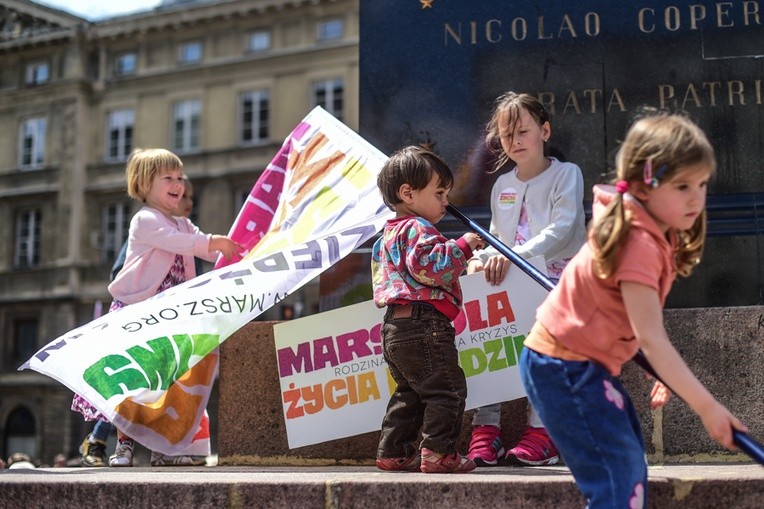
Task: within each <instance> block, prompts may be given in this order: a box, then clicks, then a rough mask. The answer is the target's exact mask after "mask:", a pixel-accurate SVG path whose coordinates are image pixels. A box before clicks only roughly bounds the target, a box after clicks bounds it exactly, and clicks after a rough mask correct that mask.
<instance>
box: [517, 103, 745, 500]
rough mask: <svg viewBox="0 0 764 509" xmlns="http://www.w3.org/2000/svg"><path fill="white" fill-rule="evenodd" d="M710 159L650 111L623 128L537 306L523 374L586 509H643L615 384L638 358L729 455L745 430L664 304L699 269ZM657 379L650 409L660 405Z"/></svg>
mask: <svg viewBox="0 0 764 509" xmlns="http://www.w3.org/2000/svg"><path fill="white" fill-rule="evenodd" d="M714 170H715V159H714V152H713V149H712V147H711V144H710V143H709V142H708V139H707V138H706V136H705V135H704V134H703V132H702V131H701V130H700V129H699V128H698V127H697V126H696V125H695V124H693V123H692V122H691V121H689V120H688V119H686V118H684V117H682V116H678V115H669V114H655V115H652V116H647V117H645V118H642V119H641V120H639V121H637V122H636V123H635V124H634V125H633V126H632V127H631V129H630V130H629V132H628V133H627V135H626V139H625V140H624V142H623V145H622V146H621V148H620V150H619V153H618V157H617V168H616V172H617V179H618V180H617V182H616V184H615V186H595V188H594V206H593V213H594V217H593V221H592V224H593V226H592V227H591V229H590V231H589V238H588V242H587V243H586V244H585V245H584V246H583V247H582V248H581V250H580V251H579V252H578V253H577V254H576V255H575V256H574V257H573V259H572V260H571V262H570V263H569V264H568V266H567V267H566V269H565V271H563V273H562V277H561V278H560V282H559V283H558V285H557V286H556V287H555V288H554V289H553V290H552V292H551V293H550V294H549V296H548V297H547V299H546V300H545V301H544V303H543V304H542V305H541V306H540V307H539V309H538V311H537V314H536V324H535V325H534V327H533V329H532V330H531V333H530V334H529V335H528V338H527V339H526V340H525V346H526V348H525V349H523V353H522V354H521V358H520V370H521V377H522V380H523V385H524V386H525V389H526V392H527V393H528V399H529V400H530V401H531V402H532V403H533V406H534V407H535V408H536V410H537V411H538V413H539V415H540V416H541V419H542V420H543V421H544V423H545V424H546V426H547V431H548V433H549V435H550V436H551V437H552V439H553V440H554V442H555V444H556V445H557V447H558V449H559V451H560V452H561V453H562V456H563V457H564V458H565V463H566V464H567V465H568V466H569V467H570V470H571V472H572V473H573V476H574V477H575V479H576V483H577V485H578V487H579V489H580V490H581V491H582V493H583V494H584V496H585V497H586V498H587V499H588V501H589V505H588V507H590V508H598V507H628V508H630V509H635V508H641V507H646V506H647V464H646V459H645V458H646V457H645V447H644V443H643V440H642V431H641V429H640V425H639V417H638V415H637V413H636V411H635V409H634V407H633V405H632V403H631V400H630V399H629V395H628V394H627V393H626V391H625V390H624V388H623V386H622V385H621V383H620V381H619V380H618V378H617V376H618V375H619V373H620V371H621V366H622V365H623V364H624V363H625V362H626V361H628V360H629V359H630V358H631V357H633V356H634V354H635V353H636V352H637V350H638V349H640V348H641V349H642V351H643V352H644V354H645V356H646V357H647V359H648V360H649V361H650V363H651V364H652V366H653V368H654V369H655V371H656V373H657V374H658V375H659V376H660V377H661V378H662V379H663V380H664V381H665V382H666V383H667V384H668V385H669V386H670V387H671V388H672V389H673V390H674V391H675V392H676V393H677V394H678V395H679V396H680V397H681V398H682V399H684V400H685V401H686V402H687V403H688V404H689V406H690V407H691V408H692V409H693V410H694V411H695V412H696V413H698V415H700V416H701V419H702V421H703V425H704V426H705V427H706V429H707V430H708V433H709V434H710V435H711V437H713V438H714V439H715V440H717V441H719V442H720V443H721V444H722V445H724V446H725V447H728V448H733V443H732V428H733V427H734V428H736V429H738V430H740V431H746V427H745V426H744V425H743V424H742V423H741V422H740V421H739V420H738V419H737V418H736V417H734V416H733V415H732V414H731V413H730V412H729V411H728V410H727V409H726V408H725V407H724V406H722V405H721V404H720V403H719V402H718V401H716V399H714V397H713V396H712V395H711V394H710V393H709V392H708V390H706V388H705V387H703V385H702V384H701V383H700V382H699V381H698V379H697V378H695V376H694V375H693V374H692V373H691V372H690V370H689V368H688V367H687V365H686V364H685V363H684V361H683V360H682V358H681V357H680V355H679V353H678V352H677V351H676V349H675V348H674V347H673V346H672V344H671V342H670V341H669V339H668V336H667V334H666V330H665V328H664V325H663V305H664V303H665V300H666V296H667V295H668V292H669V290H670V289H671V285H672V283H673V281H674V279H675V277H676V275H677V274H679V275H681V276H688V275H689V274H690V272H691V270H692V268H693V266H694V265H695V264H697V263H698V262H699V261H700V257H701V253H702V250H703V244H704V242H705V233H706V213H705V203H706V190H707V187H708V181H709V179H710V178H711V175H712V174H713V172H714ZM668 397H669V393H668V390H667V389H666V387H665V386H664V385H663V384H661V383H658V382H656V385H655V386H654V387H653V390H652V393H651V406H652V407H653V408H658V407H660V406H662V405H664V404H665V403H666V402H667V401H668Z"/></svg>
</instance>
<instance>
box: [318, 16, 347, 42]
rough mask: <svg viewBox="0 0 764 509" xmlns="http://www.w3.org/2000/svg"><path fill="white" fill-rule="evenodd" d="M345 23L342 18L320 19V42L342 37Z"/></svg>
mask: <svg viewBox="0 0 764 509" xmlns="http://www.w3.org/2000/svg"><path fill="white" fill-rule="evenodd" d="M342 28H343V23H342V20H341V19H328V20H325V21H319V23H318V30H317V34H316V40H317V41H318V42H324V41H336V40H337V39H342Z"/></svg>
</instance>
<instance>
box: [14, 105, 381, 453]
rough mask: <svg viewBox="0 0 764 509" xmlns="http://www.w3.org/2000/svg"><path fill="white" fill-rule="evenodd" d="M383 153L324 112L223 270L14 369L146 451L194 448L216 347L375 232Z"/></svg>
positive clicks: (245, 215) (310, 122) (256, 197)
mask: <svg viewBox="0 0 764 509" xmlns="http://www.w3.org/2000/svg"><path fill="white" fill-rule="evenodd" d="M385 160H386V156H384V154H382V153H381V152H379V151H378V150H376V149H375V148H374V147H372V146H371V145H370V144H368V143H367V142H366V141H365V140H363V138H361V137H360V136H358V135H357V134H356V133H354V132H353V131H352V130H350V129H349V128H347V127H346V126H345V125H343V124H342V123H340V122H339V121H337V120H336V119H335V118H334V117H332V116H331V115H329V114H328V113H326V112H325V111H324V110H322V109H321V108H316V109H314V110H313V111H312V112H311V113H310V114H309V115H308V116H307V117H305V119H303V121H302V122H301V123H300V124H299V125H298V126H297V128H295V130H294V131H292V133H290V135H289V136H288V137H287V138H286V140H285V141H284V144H283V145H282V148H281V150H280V151H279V152H278V154H277V155H276V157H275V158H274V159H273V161H272V162H271V164H270V165H269V166H268V167H267V168H266V170H265V171H264V173H263V175H262V176H261V178H260V179H259V180H258V182H257V183H256V184H255V186H254V188H253V190H252V192H251V193H250V196H249V198H248V199H247V203H246V204H245V206H244V207H243V209H242V211H241V212H240V214H239V216H238V218H237V220H236V222H235V223H234V225H233V227H232V230H231V232H232V235H233V236H234V237H235V238H236V239H237V241H239V242H240V243H242V244H244V245H245V246H247V248H248V249H249V252H248V253H247V254H246V255H244V257H243V258H242V259H241V260H238V261H236V262H235V263H232V264H231V265H227V266H226V265H224V264H223V263H218V265H217V266H216V268H215V270H213V271H211V272H209V273H206V274H203V275H201V276H199V277H197V278H195V279H192V280H190V281H187V282H185V283H183V284H181V285H178V286H176V287H173V288H170V289H169V290H167V291H165V292H162V293H161V294H158V295H156V296H154V297H152V298H151V299H148V300H146V301H143V302H140V303H137V304H133V305H130V306H126V307H124V308H122V309H121V310H119V311H117V312H114V313H108V314H106V315H104V316H101V317H99V318H97V319H95V320H93V321H92V322H90V323H88V324H86V325H83V326H81V327H79V328H77V329H75V330H72V331H70V332H68V333H66V334H64V335H63V336H61V337H59V338H57V339H55V340H53V341H52V342H50V343H49V344H48V345H46V346H45V347H44V348H42V349H41V350H40V351H39V352H37V353H36V354H35V355H34V356H33V357H32V358H31V359H29V360H28V361H27V362H26V363H25V364H24V365H23V366H21V367H20V368H19V369H33V370H35V371H38V372H40V373H42V374H45V375H47V376H50V377H52V378H54V379H56V380H58V381H59V382H61V383H63V384H64V385H66V386H67V387H69V388H70V389H72V390H73V391H74V392H76V393H78V394H81V395H82V396H83V397H84V398H85V399H86V400H87V401H89V402H90V403H91V404H92V405H93V406H95V407H96V408H97V409H98V410H100V411H101V412H102V413H103V414H104V415H106V416H107V417H108V418H109V419H110V420H111V421H112V422H113V423H114V424H115V425H116V426H117V428H118V429H120V430H121V431H123V432H124V433H126V434H127V435H129V436H131V437H133V438H134V439H136V440H137V441H138V442H140V443H142V444H143V445H145V446H146V447H148V448H150V449H151V450H154V451H158V452H162V453H164V454H178V452H179V451H182V452H183V453H185V454H189V453H191V452H190V451H191V450H192V449H193V447H192V445H193V442H194V437H195V436H196V437H197V439H198V438H200V437H201V435H203V434H204V432H203V431H202V432H201V433H200V429H201V430H203V429H204V426H202V427H201V428H200V423H201V422H202V420H203V419H204V415H205V412H204V409H205V408H206V406H207V401H208V399H209V394H210V390H211V388H212V384H213V382H214V379H215V375H216V372H217V362H218V359H217V348H218V347H219V345H220V343H222V342H223V341H224V340H226V339H227V338H228V337H230V336H231V335H232V334H233V333H234V332H236V331H237V330H238V329H239V328H241V327H242V326H243V325H245V324H246V323H247V322H249V321H251V320H252V319H254V318H256V317H257V316H258V315H260V314H261V313H263V312H264V311H265V310H266V309H268V308H270V307H271V306H273V305H274V304H277V303H278V302H280V301H281V300H283V299H284V298H286V297H287V296H288V295H289V294H290V293H292V292H294V291H295V290H296V289H298V288H300V287H301V286H302V285H304V284H305V283H307V282H308V281H310V280H312V279H314V278H315V277H317V276H318V275H319V274H320V273H321V272H323V271H324V270H326V269H327V268H328V267H330V266H331V265H332V264H334V263H336V262H337V261H338V260H339V259H341V258H342V257H344V256H346V255H347V254H349V253H350V252H352V251H353V250H354V249H356V248H357V247H359V246H360V245H361V244H363V243H364V242H366V240H368V239H369V238H370V237H371V236H373V235H374V234H375V233H376V232H378V231H379V230H380V229H381V228H382V225H383V224H384V222H385V220H386V219H387V218H389V217H390V215H391V211H390V210H389V209H388V208H387V207H386V206H385V205H384V203H383V202H382V197H381V196H380V194H379V191H378V190H377V187H376V178H377V174H378V173H379V170H380V169H381V167H382V165H383V164H384V162H385Z"/></svg>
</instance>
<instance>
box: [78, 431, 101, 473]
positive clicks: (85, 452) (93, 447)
mask: <svg viewBox="0 0 764 509" xmlns="http://www.w3.org/2000/svg"><path fill="white" fill-rule="evenodd" d="M80 454H81V455H82V464H83V465H85V466H88V467H105V466H106V463H104V461H103V458H104V456H105V455H106V443H104V442H101V441H100V440H96V441H95V442H91V441H90V435H88V436H86V437H85V440H83V441H82V445H80Z"/></svg>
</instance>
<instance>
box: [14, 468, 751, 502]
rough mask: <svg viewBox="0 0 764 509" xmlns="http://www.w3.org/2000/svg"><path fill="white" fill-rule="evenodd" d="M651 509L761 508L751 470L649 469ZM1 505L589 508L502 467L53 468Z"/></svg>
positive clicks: (560, 480)
mask: <svg viewBox="0 0 764 509" xmlns="http://www.w3.org/2000/svg"><path fill="white" fill-rule="evenodd" d="M649 478H650V481H649V498H648V505H647V507H649V508H651V509H679V508H684V509H687V508H701V509H702V508H709V509H711V508H713V509H717V508H720V507H735V508H736V509H758V508H759V507H761V493H762V492H764V469H763V468H761V467H760V466H758V465H754V464H738V465H666V466H653V467H650V469H649ZM0 493H1V494H2V495H0V507H3V508H6V507H8V508H12V507H19V508H21V507H25V508H26V507H52V508H58V507H124V506H128V505H129V507H131V508H134V509H142V508H153V507H205V508H206V507H262V508H266V507H267V508H274V509H276V508H279V509H280V508H293V507H296V506H299V507H305V508H311V509H313V508H316V509H318V508H321V509H323V508H332V509H343V508H354V507H364V508H369V509H375V508H385V509H389V508H390V507H405V508H407V509H409V508H410V509H424V508H431V507H453V508H470V509H472V508H474V507H496V506H506V507H534V508H536V509H552V508H568V507H576V508H578V507H583V505H584V501H583V499H582V497H581V495H580V493H579V492H578V490H577V489H576V487H575V485H574V484H573V478H572V476H571V475H570V472H569V471H568V470H567V469H566V468H565V467H562V466H553V467H526V468H512V467H496V468H487V469H479V470H477V471H475V472H474V473H470V474H464V475H449V474H420V473H393V472H381V471H379V470H377V469H376V468H375V467H311V468H306V467H270V468H255V467H212V468H210V467H157V468H148V467H146V468H137V467H136V468H129V469H118V468H49V469H36V470H4V471H0Z"/></svg>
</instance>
